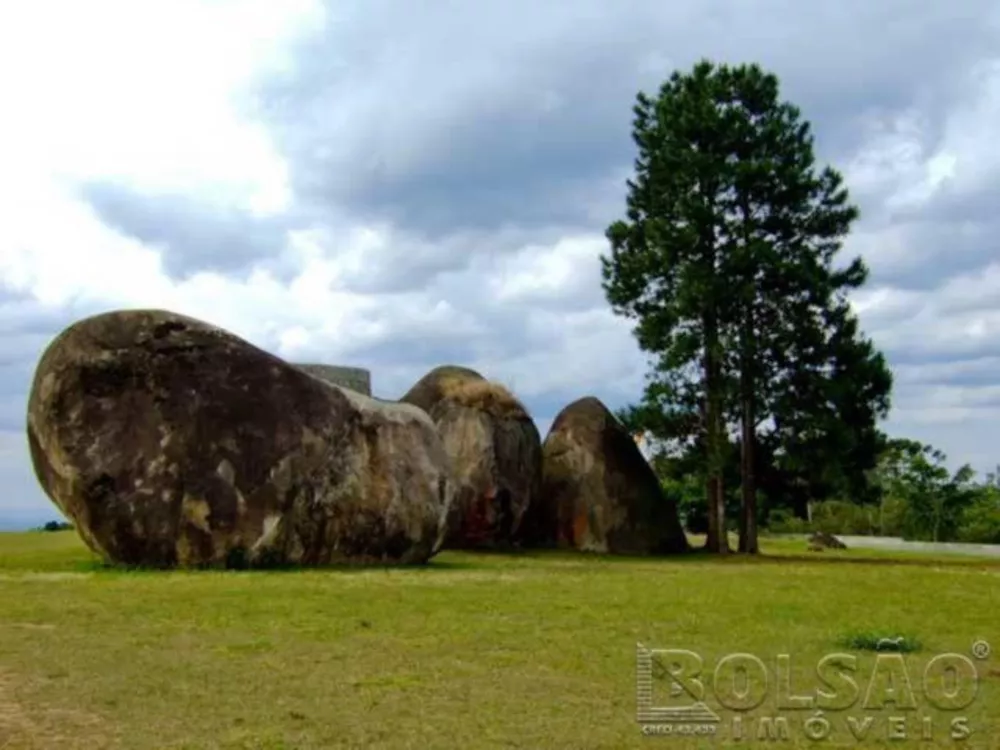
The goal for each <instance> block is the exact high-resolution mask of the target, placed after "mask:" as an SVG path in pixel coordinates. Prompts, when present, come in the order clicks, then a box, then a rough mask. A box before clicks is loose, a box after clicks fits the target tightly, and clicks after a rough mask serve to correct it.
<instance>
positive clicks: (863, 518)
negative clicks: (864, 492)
mask: <svg viewBox="0 0 1000 750" xmlns="http://www.w3.org/2000/svg"><path fill="white" fill-rule="evenodd" d="M812 526H813V528H814V529H815V530H816V531H825V532H826V533H828V534H848V535H852V536H872V535H874V534H877V533H878V508H874V507H872V506H866V505H855V504H854V503H849V502H845V501H843V500H826V501H824V502H820V503H816V504H815V505H813V513H812Z"/></svg>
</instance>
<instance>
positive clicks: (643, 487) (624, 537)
mask: <svg viewBox="0 0 1000 750" xmlns="http://www.w3.org/2000/svg"><path fill="white" fill-rule="evenodd" d="M542 456H543V458H542V467H543V474H542V491H541V495H540V498H541V500H540V502H538V503H536V504H535V506H534V507H533V508H532V511H531V513H530V514H529V517H528V520H527V522H526V524H525V528H524V532H523V533H524V541H525V544H526V545H529V546H559V547H567V548H574V549H579V550H584V551H589V552H603V553H611V554H628V555H651V554H669V553H676V552H683V551H685V550H687V548H688V544H687V538H686V537H685V535H684V531H683V529H682V528H681V524H680V519H679V517H678V514H677V507H676V506H675V505H674V503H673V502H672V501H671V500H670V499H669V498H667V497H665V496H664V494H663V492H662V490H661V488H660V483H659V482H658V481H657V479H656V475H655V474H654V473H653V470H652V469H651V468H650V466H649V464H648V463H647V462H646V459H645V458H643V456H642V453H641V452H640V451H639V448H638V446H637V445H636V444H635V441H634V440H633V439H632V437H631V436H630V435H629V434H628V432H627V431H626V430H625V428H624V427H623V426H622V424H621V423H620V422H619V421H618V420H617V419H615V417H614V415H613V414H611V412H610V411H608V409H607V407H605V406H604V404H602V403H601V402H600V401H599V400H598V399H596V398H593V397H587V398H582V399H580V400H579V401H574V402H573V403H572V404H570V405H569V406H567V407H566V408H565V409H563V410H562V411H561V412H560V413H559V415H558V416H557V417H556V419H555V421H554V422H553V423H552V429H551V430H550V431H549V434H548V436H547V437H546V438H545V443H544V444H543V445H542Z"/></svg>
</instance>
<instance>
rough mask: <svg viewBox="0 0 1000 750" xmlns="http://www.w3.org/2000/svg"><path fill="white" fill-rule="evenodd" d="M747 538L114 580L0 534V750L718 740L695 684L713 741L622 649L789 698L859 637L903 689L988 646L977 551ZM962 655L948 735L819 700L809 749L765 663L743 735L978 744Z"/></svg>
mask: <svg viewBox="0 0 1000 750" xmlns="http://www.w3.org/2000/svg"><path fill="white" fill-rule="evenodd" d="M763 545H764V550H763V551H764V553H765V555H764V556H762V557H761V558H760V559H746V558H743V557H737V556H734V557H732V558H728V559H723V560H718V559H712V558H709V557H706V556H704V555H701V554H692V555H689V556H685V557H683V558H672V559H660V560H652V559H621V558H618V559H612V558H605V557H597V556H585V555H574V554H556V553H551V554H511V555H500V554H482V555H473V554H460V553H453V552H447V553H443V554H441V555H440V556H439V557H437V558H435V560H434V561H433V562H432V563H431V564H430V565H429V566H427V567H425V568H420V569H398V568H397V569H368V570H312V571H273V572H235V571H234V572H144V571H129V572H123V571H115V570H108V569H104V568H102V567H101V566H99V565H97V564H96V562H95V561H94V560H93V558H92V557H91V556H90V555H89V554H88V553H87V552H86V550H85V549H84V548H83V547H82V545H81V544H80V542H79V541H78V540H77V537H76V536H75V534H74V533H73V532H57V533H40V532H36V533H30V534H0V748H3V750H22V749H24V748H60V749H61V748H68V749H71V750H72V749H74V748H104V747H120V748H127V749H132V748H135V749H136V750H148V749H151V748H155V749H156V750H178V749H180V748H191V749H194V748H234V749H235V748H270V749H274V750H276V749H278V748H289V749H290V748H295V749H296V750H313V749H319V748H323V749H324V750H326V749H329V748H367V747H371V748H379V747H385V748H414V749H417V748H419V749H421V750H422V749H423V748H608V749H612V748H613V749H616V750H617V749H619V748H629V747H646V746H651V747H657V746H662V747H669V748H688V747H716V746H727V742H728V740H727V738H728V737H729V732H730V730H731V720H732V717H733V716H734V715H735V714H734V713H733V712H731V711H725V710H723V709H721V708H720V707H719V704H718V702H716V700H715V698H714V697H712V696H711V695H710V696H709V697H707V698H706V703H707V704H708V705H709V706H710V707H712V709H713V710H715V711H716V712H717V713H719V714H720V715H721V716H722V717H723V722H722V728H721V729H720V730H719V731H720V736H721V739H719V740H717V741H716V742H715V744H712V743H711V742H708V741H706V740H703V741H702V743H701V744H698V741H695V740H685V739H683V738H678V737H671V738H662V737H643V736H642V734H641V732H640V726H639V724H638V723H637V722H636V715H635V712H636V688H635V684H636V644H637V642H641V643H643V644H645V645H646V646H647V647H650V648H681V649H689V650H691V651H694V652H696V653H697V654H699V655H700V656H701V657H702V658H703V659H704V661H705V670H706V671H707V672H709V673H711V670H712V668H713V665H714V664H715V663H716V661H717V660H718V659H720V658H721V657H723V656H725V655H726V654H729V653H732V652H746V653H749V654H753V655H755V656H757V657H759V658H760V659H761V660H763V661H764V662H765V664H766V665H768V669H769V670H772V671H773V670H774V668H775V664H776V660H777V657H778V656H779V655H782V654H786V655H788V657H789V658H790V662H791V672H792V677H791V680H792V682H791V684H792V686H793V689H794V690H795V692H798V693H803V692H804V693H811V692H814V691H815V690H816V689H817V688H819V687H821V685H820V683H819V682H818V681H817V677H816V665H817V663H818V662H819V660H820V659H822V658H823V657H824V656H825V655H827V654H831V653H835V652H844V651H848V652H850V653H852V654H855V655H856V657H857V663H858V672H857V675H856V677H857V682H858V683H859V684H860V686H861V689H862V698H863V697H864V689H865V688H866V687H867V679H866V676H867V675H870V674H871V672H872V668H873V665H874V664H875V660H876V658H879V654H877V653H874V652H872V651H870V650H869V649H868V648H867V646H869V645H870V643H869V642H868V641H870V639H871V637H873V636H879V637H895V636H897V635H901V634H902V635H905V636H906V637H907V638H913V639H914V640H916V641H918V642H919V646H920V648H919V650H918V651H916V652H914V653H907V654H904V655H902V656H898V655H896V656H895V658H904V659H905V660H906V664H908V665H910V670H909V674H910V676H911V679H912V680H913V683H914V687H915V688H918V687H919V681H920V677H921V674H922V668H923V665H924V664H926V663H927V661H928V660H929V659H931V658H932V657H933V656H934V655H936V654H939V653H942V652H958V653H962V654H969V653H970V648H971V646H972V643H973V642H974V641H976V640H977V639H986V640H987V641H991V642H993V644H994V645H995V646H996V647H1000V617H998V616H997V613H998V611H1000V563H998V562H997V561H995V560H993V561H987V560H975V559H969V558H961V559H958V558H955V557H948V558H945V557H941V558H936V557H935V558H929V557H927V556H913V555H895V556H893V555H887V554H886V553H873V552H860V551H854V550H846V551H837V552H834V551H827V552H823V553H809V552H807V551H806V546H805V542H797V541H794V540H793V541H789V540H784V539H782V540H777V539H773V540H768V539H765V540H763ZM880 634H885V635H884V636H881V635H880ZM856 636H867V638H868V641H866V640H865V638H862V637H859V638H858V640H854V641H850V640H845V639H849V638H853V637H856ZM882 656H885V655H882ZM975 665H976V667H977V669H978V674H979V679H980V690H979V695H978V697H977V698H976V700H975V702H974V703H973V704H972V705H971V706H969V707H968V708H967V709H965V710H964V711H963V712H961V713H962V715H964V716H967V717H968V722H969V726H970V727H971V728H972V730H973V732H974V734H973V735H972V737H971V738H970V739H968V740H966V741H965V742H964V743H954V742H951V741H950V740H948V739H947V720H948V719H949V718H950V716H946V715H944V714H941V713H939V712H936V711H935V710H934V709H933V708H932V707H930V706H929V705H927V704H926V702H925V701H924V700H923V699H922V698H921V697H919V695H918V709H917V710H916V711H911V712H905V711H904V712H902V714H906V713H910V714H917V715H921V716H922V715H927V716H931V717H932V719H933V720H935V721H937V722H938V723H937V724H935V725H933V732H934V738H935V739H934V740H933V741H931V742H927V741H924V742H921V741H919V740H918V739H917V737H919V730H920V724H919V721H920V720H919V719H911V720H910V722H911V723H910V728H909V736H910V737H911V738H913V739H911V740H908V741H890V740H889V739H887V732H888V725H887V721H888V717H889V716H893V715H896V714H899V713H900V712H898V711H897V712H893V711H892V710H888V709H887V710H882V711H872V712H871V713H870V715H872V716H874V717H875V722H874V723H873V725H872V728H871V730H870V734H869V737H868V739H866V740H865V741H864V742H860V743H859V742H857V741H855V740H853V739H851V738H850V736H849V735H848V734H847V728H846V717H847V716H848V715H851V716H855V717H858V718H860V717H862V716H863V715H864V714H865V712H864V711H863V710H862V709H861V708H860V706H858V707H856V708H855V709H852V710H851V711H839V712H837V711H831V712H828V713H827V717H828V718H829V719H830V721H831V722H832V723H833V728H834V737H833V739H832V740H828V741H826V742H823V743H814V742H811V741H810V740H808V739H806V738H805V736H804V735H803V734H802V732H801V729H800V728H801V726H802V721H803V719H805V718H808V717H809V716H812V712H808V713H807V712H803V711H802V710H784V711H781V710H779V709H778V707H777V700H778V699H777V682H776V681H775V679H774V675H773V674H772V680H771V682H770V683H769V686H768V693H767V696H766V697H765V699H764V702H763V704H762V705H761V707H760V708H758V709H755V710H754V711H752V712H750V713H748V714H747V715H746V716H745V717H744V726H745V728H746V729H747V731H748V732H749V733H751V734H752V733H753V732H754V731H755V730H754V721H755V720H756V719H759V717H760V716H762V715H766V714H771V715H779V714H780V715H783V716H785V717H787V720H788V723H789V727H790V729H791V738H790V739H789V740H788V741H787V742H778V743H774V742H772V743H768V744H770V745H776V746H779V747H822V746H826V747H864V748H870V747H883V746H885V747H914V748H915V747H924V748H926V747H951V746H955V745H957V744H961V746H962V747H967V748H998V747H1000V743H998V742H997V740H995V739H994V738H995V737H997V736H1000V662H998V660H997V657H996V656H995V655H991V656H990V657H989V658H988V659H986V660H983V661H975ZM654 686H655V687H654V691H656V695H657V696H661V695H666V689H665V687H664V686H663V683H661V682H656V681H654ZM658 702H662V701H658ZM873 738H874V739H873ZM5 743H6V744H5ZM650 743H652V744H650ZM730 744H732V743H730ZM762 744H763V743H753V742H750V743H748V742H746V741H744V742H742V743H738V744H737V745H734V746H742V747H747V746H761V745H762Z"/></svg>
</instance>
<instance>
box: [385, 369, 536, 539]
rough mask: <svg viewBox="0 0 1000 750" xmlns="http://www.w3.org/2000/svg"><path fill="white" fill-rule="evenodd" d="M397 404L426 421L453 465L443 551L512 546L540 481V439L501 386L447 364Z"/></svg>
mask: <svg viewBox="0 0 1000 750" xmlns="http://www.w3.org/2000/svg"><path fill="white" fill-rule="evenodd" d="M402 401H403V402H404V403H409V404H413V405H414V406H417V407H419V408H420V409H422V410H424V411H425V412H427V414H429V415H430V417H431V419H433V421H434V423H435V424H436V425H437V428H438V432H439V433H440V435H441V440H442V442H443V443H444V447H445V452H446V453H447V454H448V456H449V458H450V460H451V466H452V478H453V480H454V484H455V495H454V501H453V503H452V510H451V512H450V513H449V515H448V533H447V536H446V538H445V547H452V548H459V549H474V548H490V547H498V546H506V545H509V544H511V543H512V542H513V541H514V539H515V537H516V536H517V534H518V531H519V527H520V524H521V520H522V518H523V517H524V514H525V512H526V511H527V509H528V507H529V506H530V505H531V503H532V502H534V501H535V499H536V498H537V497H538V491H539V489H540V485H541V476H542V451H541V437H540V435H539V434H538V428H537V427H536V426H535V423H534V421H532V419H531V417H530V416H529V415H528V413H527V411H526V410H525V408H524V406H523V405H522V404H521V403H520V402H519V401H518V400H517V399H516V398H515V397H514V396H513V395H512V394H511V393H510V392H509V391H508V390H507V389H506V388H504V387H503V386H502V385H499V384H497V383H491V382H489V381H487V380H486V379H485V378H483V376H482V375H480V374H479V373H477V372H475V371H473V370H469V369H467V368H464V367H454V366H447V365H446V366H443V367H438V368H436V369H434V370H432V371H431V372H429V373H427V375H425V376H424V377H423V378H421V380H420V381H419V382H417V384H416V385H414V386H413V388H411V389H410V391H409V392H408V393H407V394H406V395H405V396H403V398H402Z"/></svg>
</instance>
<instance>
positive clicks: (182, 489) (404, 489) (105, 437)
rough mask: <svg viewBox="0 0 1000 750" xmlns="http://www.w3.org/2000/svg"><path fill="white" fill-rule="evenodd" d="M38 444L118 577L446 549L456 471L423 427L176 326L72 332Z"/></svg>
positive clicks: (58, 492) (51, 373)
mask: <svg viewBox="0 0 1000 750" xmlns="http://www.w3.org/2000/svg"><path fill="white" fill-rule="evenodd" d="M28 441H29V444H30V449H31V457H32V461H33V463H34V468H35V472H36V474H37V476H38V479H39V481H40V482H41V485H42V487H43V488H44V490H45V492H46V493H47V494H48V495H49V497H50V498H51V499H52V500H53V502H54V503H55V504H56V505H57V506H58V507H59V509H60V510H61V511H62V512H63V513H64V514H65V515H66V517H67V518H69V519H70V520H71V521H72V522H73V523H74V524H75V525H76V528H77V530H78V532H79V533H80V535H81V536H82V537H83V539H84V541H85V542H86V543H87V544H88V545H89V546H90V547H91V548H92V549H93V550H94V551H95V552H97V553H98V554H100V555H101V556H103V557H104V558H105V559H106V560H108V561H110V562H114V563H124V564H133V565H150V566H166V567H170V566H198V565H223V564H250V565H254V564H301V565H321V564H329V563H383V562H396V563H422V562H425V561H426V560H428V559H429V558H430V557H431V556H432V555H433V554H434V553H435V552H436V551H437V550H438V549H439V547H440V544H441V542H442V540H443V533H444V528H445V518H446V514H447V509H448V504H449V502H450V493H451V487H450V484H449V482H448V474H447V472H448V461H447V456H446V455H445V452H444V448H443V446H442V444H441V440H440V438H439V437H438V434H437V431H436V429H435V427H434V425H433V423H432V422H431V420H430V419H429V418H428V417H427V415H426V414H424V413H422V412H421V411H420V410H419V409H415V408H412V407H407V406H405V405H399V404H386V403H381V402H377V401H374V400H372V399H368V398H366V397H364V396H362V395H360V394H355V393H352V392H350V391H347V390H344V389H341V388H338V387H336V386H333V385H329V384H327V383H324V382H323V381H321V380H319V379H317V378H314V377H312V376H310V375H308V374H306V373H305V372H303V371H301V370H299V369H297V368H295V367H293V366H292V365H289V364H287V363H286V362H284V361H282V360H281V359H278V358H277V357H274V356H272V355H270V354H268V353H267V352H264V351H262V350H260V349H258V348H257V347H255V346H253V345H251V344H250V343H248V342H246V341H244V340H242V339H240V338H238V337H237V336H235V335H233V334H231V333H228V332H227V331H224V330H221V329H219V328H216V327H214V326H211V325H208V324H206V323H203V322H201V321H197V320H194V319H191V318H187V317H184V316H180V315H176V314H173V313H170V312H165V311H157V310H141V311H121V312H112V313H106V314H103V315H98V316H96V317H92V318H87V319H85V320H82V321H80V322H78V323H76V324H75V325H72V326H70V327H69V328H68V329H66V330H65V331H64V332H63V333H61V334H60V335H59V336H58V337H57V338H56V339H55V340H54V341H53V342H52V343H51V344H50V345H49V347H48V349H47V350H46V351H45V353H44V354H43V356H42V358H41V362H40V363H39V365H38V368H37V371H36V373H35V379H34V383H33V386H32V390H31V396H30V401H29V405H28Z"/></svg>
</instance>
